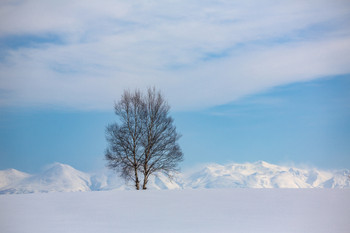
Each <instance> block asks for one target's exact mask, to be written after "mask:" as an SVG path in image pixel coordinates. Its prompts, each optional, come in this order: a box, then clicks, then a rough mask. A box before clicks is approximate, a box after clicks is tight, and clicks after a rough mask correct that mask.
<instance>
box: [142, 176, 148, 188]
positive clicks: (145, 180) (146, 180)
mask: <svg viewBox="0 0 350 233" xmlns="http://www.w3.org/2000/svg"><path fill="white" fill-rule="evenodd" d="M147 182H148V179H147V178H144V179H143V185H142V189H143V190H146V189H147V186H146V185H147Z"/></svg>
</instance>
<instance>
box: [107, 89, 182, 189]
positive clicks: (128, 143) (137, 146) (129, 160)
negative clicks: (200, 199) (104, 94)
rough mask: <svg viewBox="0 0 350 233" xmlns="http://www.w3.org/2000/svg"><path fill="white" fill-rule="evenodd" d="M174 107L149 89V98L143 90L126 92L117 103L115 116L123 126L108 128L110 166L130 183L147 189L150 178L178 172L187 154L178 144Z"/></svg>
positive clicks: (116, 125) (110, 126) (114, 125)
mask: <svg viewBox="0 0 350 233" xmlns="http://www.w3.org/2000/svg"><path fill="white" fill-rule="evenodd" d="M169 110H170V106H169V105H168V104H167V102H166V101H165V100H164V98H163V96H162V95H161V93H160V92H157V91H156V90H155V88H149V89H148V92H147V94H146V95H142V94H141V92H140V91H135V92H133V93H131V92H129V91H125V92H124V94H123V96H122V98H121V100H120V101H119V102H118V103H117V104H115V113H116V115H117V116H118V117H119V119H120V123H119V124H118V123H114V124H111V125H109V126H108V127H107V130H106V134H107V141H108V143H109V144H108V148H107V150H106V159H107V160H108V167H110V168H112V169H115V170H116V171H117V172H119V173H120V174H121V176H122V177H123V178H125V179H126V180H133V181H134V182H135V187H136V189H137V190H138V189H140V176H139V174H140V175H141V176H142V177H143V184H142V189H147V183H148V179H149V177H150V176H151V175H155V174H156V173H158V172H162V173H164V174H166V175H167V176H168V177H169V178H172V177H171V174H172V173H173V172H175V171H177V170H178V168H177V165H178V163H179V162H180V161H182V160H183V154H182V152H181V149H180V146H179V145H178V143H177V141H178V140H179V138H180V135H179V134H178V133H177V132H176V127H175V126H174V124H173V119H172V118H171V117H170V116H169Z"/></svg>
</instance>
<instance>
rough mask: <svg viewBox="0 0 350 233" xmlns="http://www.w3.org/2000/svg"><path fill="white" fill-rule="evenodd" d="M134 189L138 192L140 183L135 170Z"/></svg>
mask: <svg viewBox="0 0 350 233" xmlns="http://www.w3.org/2000/svg"><path fill="white" fill-rule="evenodd" d="M135 187H136V190H140V181H139V177H138V175H137V170H136V169H135Z"/></svg>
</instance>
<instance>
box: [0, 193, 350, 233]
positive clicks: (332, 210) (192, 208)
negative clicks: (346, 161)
mask: <svg viewBox="0 0 350 233" xmlns="http://www.w3.org/2000/svg"><path fill="white" fill-rule="evenodd" d="M0 206H1V210H0V232H6V233H31V232H35V233H47V232H50V233H62V232H65V233H96V232H101V233H112V232H113V233H115V232H121V233H131V232H142V233H148V232H152V233H158V232H159V233H166V232H170V233H175V232H181V233H186V232H191V233H193V232H201V233H206V232H213V233H217V232H220V233H225V232H237V233H253V232H254V233H255V232H259V233H347V232H349V229H350V221H349V217H350V212H349V210H350V189H203V190H193V189H192V190H191V189H186V190H148V191H101V192H75V193H73V192H71V193H36V194H26V195H1V196H0Z"/></svg>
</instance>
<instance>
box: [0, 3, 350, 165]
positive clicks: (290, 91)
mask: <svg viewBox="0 0 350 233" xmlns="http://www.w3.org/2000/svg"><path fill="white" fill-rule="evenodd" d="M0 11H1V14H0V52H1V53H0V54H1V55H0V113H1V119H0V129H1V131H0V139H1V141H0V155H1V161H0V169H5V168H10V167H14V168H17V169H20V170H25V171H38V170H39V169H40V168H41V167H42V166H43V165H45V164H48V163H52V162H55V161H57V162H62V163H68V164H70V165H73V166H74V167H76V168H79V169H82V170H93V169H98V168H100V167H103V166H104V161H103V151H104V148H105V146H106V142H105V139H104V129H105V126H106V125H107V124H108V123H110V122H112V121H114V120H115V119H114V115H113V103H114V101H115V100H118V98H119V97H120V95H121V93H122V91H123V90H124V89H134V88H140V89H145V88H147V87H149V86H156V87H157V88H159V89H161V90H162V92H163V93H164V95H165V96H166V98H167V99H168V100H169V103H170V104H171V106H172V115H173V117H174V118H175V122H176V125H177V127H178V130H179V131H180V132H181V133H182V135H183V137H182V139H181V141H180V143H181V146H182V148H183V150H184V152H185V161H184V163H183V164H182V167H184V168H186V167H191V166H194V165H196V164H200V163H208V162H217V163H227V162H244V161H256V160H266V161H269V162H272V163H280V164H281V163H296V164H300V165H308V166H318V167H323V168H329V169H332V168H349V167H350V159H349V157H350V154H349V153H350V152H349V151H350V150H349V149H350V148H349V145H348V144H350V143H348V141H349V140H348V138H349V136H350V135H349V134H350V129H349V118H350V117H349V104H348V103H349V102H350V101H349V94H348V90H349V87H350V84H349V75H350V66H349V61H350V27H349V26H348V22H349V21H350V3H349V2H348V1H342V0H339V1H322V0H319V1H307V2H305V1H270V0H265V1H244V2H236V1H224V0H223V1H177V2H176V3H175V2H165V1H153V2H142V3H140V2H136V1H108V0H106V1H75V2H74V3H73V2H71V1H32V0H27V1H5V2H2V3H0Z"/></svg>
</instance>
